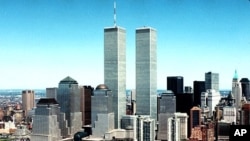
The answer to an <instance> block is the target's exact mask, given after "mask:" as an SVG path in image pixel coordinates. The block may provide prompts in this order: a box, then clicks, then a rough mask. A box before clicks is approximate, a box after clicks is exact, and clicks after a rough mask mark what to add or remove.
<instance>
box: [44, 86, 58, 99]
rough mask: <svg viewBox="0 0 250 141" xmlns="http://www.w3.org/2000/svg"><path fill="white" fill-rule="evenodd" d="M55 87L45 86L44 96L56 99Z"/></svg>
mask: <svg viewBox="0 0 250 141" xmlns="http://www.w3.org/2000/svg"><path fill="white" fill-rule="evenodd" d="M56 94H57V88H56V87H55V88H46V97H47V98H55V99H56Z"/></svg>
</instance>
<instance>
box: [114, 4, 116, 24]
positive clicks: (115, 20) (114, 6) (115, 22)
mask: <svg viewBox="0 0 250 141" xmlns="http://www.w3.org/2000/svg"><path fill="white" fill-rule="evenodd" d="M114 26H115V27H116V1H115V0H114Z"/></svg>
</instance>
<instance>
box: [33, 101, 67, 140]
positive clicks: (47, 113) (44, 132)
mask: <svg viewBox="0 0 250 141" xmlns="http://www.w3.org/2000/svg"><path fill="white" fill-rule="evenodd" d="M59 119H60V107H59V104H58V103H57V101H56V100H55V99H54V98H41V99H40V100H39V101H38V103H37V107H36V109H35V115H34V117H33V130H32V135H31V140H34V141H45V140H46V141H59V140H61V139H62V136H61V129H60V126H59V124H60V122H59Z"/></svg>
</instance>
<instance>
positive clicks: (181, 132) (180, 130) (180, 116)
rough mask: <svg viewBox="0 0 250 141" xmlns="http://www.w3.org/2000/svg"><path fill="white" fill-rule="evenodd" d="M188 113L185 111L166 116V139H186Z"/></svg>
mask: <svg viewBox="0 0 250 141" xmlns="http://www.w3.org/2000/svg"><path fill="white" fill-rule="evenodd" d="M187 119H188V115H187V114H186V113H174V116H173V117H170V118H168V126H167V127H168V134H167V135H168V139H167V140H168V141H180V140H181V141H182V140H187V139H188V120H187Z"/></svg>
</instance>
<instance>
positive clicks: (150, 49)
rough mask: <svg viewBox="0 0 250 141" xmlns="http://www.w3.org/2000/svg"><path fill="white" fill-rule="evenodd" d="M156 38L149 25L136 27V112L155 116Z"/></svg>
mask: <svg viewBox="0 0 250 141" xmlns="http://www.w3.org/2000/svg"><path fill="white" fill-rule="evenodd" d="M156 42H157V39H156V30H155V29H153V28H151V27H143V28H138V29H136V114H137V115H150V116H151V117H152V118H154V119H156V117H157V51H156V49H157V44H156Z"/></svg>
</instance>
